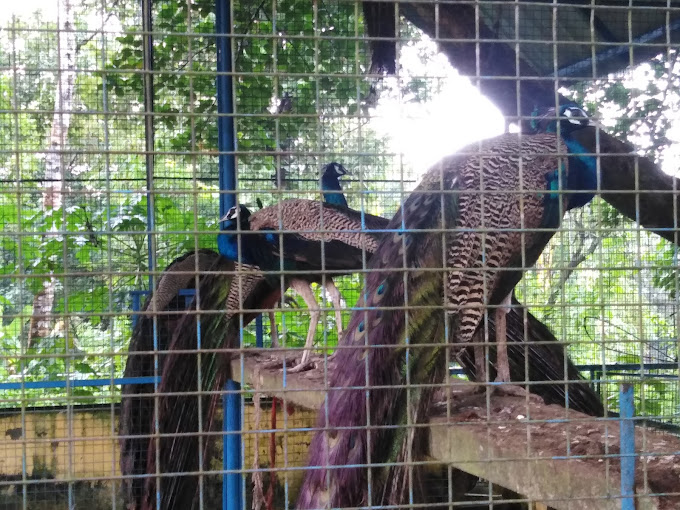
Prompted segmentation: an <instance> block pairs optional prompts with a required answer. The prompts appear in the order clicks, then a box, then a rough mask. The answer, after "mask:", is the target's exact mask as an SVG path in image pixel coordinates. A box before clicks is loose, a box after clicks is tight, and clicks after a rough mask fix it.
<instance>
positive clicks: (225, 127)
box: [215, 0, 236, 218]
mask: <svg viewBox="0 0 680 510" xmlns="http://www.w3.org/2000/svg"><path fill="white" fill-rule="evenodd" d="M230 10H231V2H230V1H229V0H215V32H216V33H217V114H218V117H217V149H218V150H219V157H218V162H219V163H218V165H219V170H220V174H219V177H220V179H219V183H220V218H221V217H222V216H224V215H225V214H227V211H228V210H229V209H231V208H232V207H233V206H234V205H235V204H236V195H234V193H233V191H234V190H236V164H235V163H236V162H235V159H236V156H235V154H234V150H235V149H236V142H235V140H236V133H235V132H234V116H233V114H234V86H233V81H232V76H231V72H232V69H233V65H232V61H231V32H232V31H231V12H230ZM225 191H228V192H230V193H225Z"/></svg>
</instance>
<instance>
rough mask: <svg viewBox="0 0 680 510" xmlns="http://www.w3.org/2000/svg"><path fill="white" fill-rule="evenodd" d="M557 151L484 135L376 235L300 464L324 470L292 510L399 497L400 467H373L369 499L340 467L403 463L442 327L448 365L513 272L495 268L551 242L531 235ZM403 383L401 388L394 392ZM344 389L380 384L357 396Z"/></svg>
mask: <svg viewBox="0 0 680 510" xmlns="http://www.w3.org/2000/svg"><path fill="white" fill-rule="evenodd" d="M558 150H561V152H562V153H564V152H565V151H564V147H562V146H561V144H560V147H559V148H558V139H557V138H556V137H555V136H553V135H536V136H531V137H528V136H525V137H523V138H520V137H519V136H516V135H506V136H502V137H498V138H494V139H491V140H487V141H485V142H483V143H481V144H475V145H473V146H470V147H467V148H466V149H464V150H463V151H462V152H463V153H465V154H458V155H454V156H451V157H448V158H446V159H444V160H443V161H442V162H440V163H439V164H437V165H435V166H434V167H433V168H432V169H431V170H430V171H429V172H428V173H427V174H426V175H425V176H424V178H423V180H422V182H421V184H420V185H419V186H418V188H416V190H414V192H413V193H412V194H411V195H410V196H409V197H408V199H407V200H406V201H405V203H404V204H403V206H402V208H401V209H400V210H399V212H398V213H397V214H396V215H395V217H394V218H393V219H392V221H391V222H390V225H389V228H393V229H401V230H402V231H401V232H397V233H394V234H389V235H388V236H386V237H385V238H384V239H383V240H382V242H381V243H380V245H379V247H378V250H377V252H376V254H375V255H374V257H373V258H372V259H371V261H370V265H369V269H370V272H369V273H368V275H367V279H366V286H365V290H364V293H363V295H364V296H365V298H362V299H361V300H360V301H359V303H358V307H359V308H360V309H357V310H356V311H355V312H354V314H353V315H352V319H351V321H350V324H349V326H348V328H347V332H346V335H345V336H344V338H343V340H342V346H343V347H346V348H341V349H339V350H338V352H337V365H338V366H341V367H347V369H346V370H338V371H336V372H333V373H332V374H331V377H330V381H329V383H330V387H331V388H339V389H338V390H336V391H329V394H328V397H327V401H328V406H327V409H328V414H326V412H325V407H324V408H322V410H321V412H320V415H319V420H318V426H319V427H324V428H325V430H324V431H321V432H318V433H317V434H316V435H315V437H314V439H313V441H312V445H311V447H310V452H311V457H310V462H309V464H310V465H311V466H325V465H330V466H334V467H335V469H323V468H321V469H314V470H309V471H308V472H307V473H306V477H305V481H304V483H303V486H302V488H301V491H300V496H299V499H298V508H300V509H308V508H337V507H356V506H364V505H380V504H403V503H405V502H406V501H405V497H406V495H407V494H408V489H409V484H408V483H406V480H407V477H408V473H409V468H407V467H404V466H403V465H402V466H399V465H396V466H394V467H391V468H374V469H372V475H371V477H370V480H371V483H370V494H371V497H370V499H369V482H368V480H369V476H368V470H367V469H366V468H360V467H341V466H347V465H353V466H356V465H361V464H366V463H367V462H368V461H369V460H370V462H371V463H382V462H395V463H398V462H400V461H402V462H403V461H404V460H406V459H409V458H411V455H412V454H413V453H412V446H413V445H414V444H415V443H416V442H418V443H419V444H422V443H421V442H420V441H419V440H418V437H416V434H415V432H414V429H407V428H406V424H408V423H411V424H413V423H417V422H418V421H421V420H422V419H423V416H424V414H425V411H426V410H427V408H428V406H429V403H430V398H431V394H432V389H431V388H425V387H418V386H417V385H418V384H424V385H426V384H432V383H441V382H442V379H443V377H444V374H445V373H446V366H447V363H446V360H447V356H446V349H444V348H443V347H444V346H445V345H446V341H445V339H444V338H443V337H444V335H445V328H444V325H445V323H446V322H447V321H448V329H449V338H448V343H449V344H450V345H454V349H453V350H452V351H451V352H450V353H449V355H448V359H451V357H452V356H454V355H455V351H456V350H458V349H460V348H461V344H463V345H464V344H465V343H466V342H469V341H470V340H471V339H472V336H473V334H474V332H475V330H476V329H477V327H478V326H479V324H480V321H481V319H482V316H483V314H484V306H485V305H487V304H495V303H498V302H499V301H500V300H501V299H502V298H503V297H505V296H506V295H507V294H508V293H509V292H510V290H511V289H512V287H514V285H515V284H516V282H517V281H518V280H519V277H521V270H516V271H513V272H507V273H503V274H502V275H501V274H500V273H499V272H498V271H496V269H498V268H507V267H515V268H519V266H520V265H521V267H528V266H530V265H531V264H533V263H534V262H535V259H536V258H537V257H538V255H539V254H540V251H541V250H542V248H543V246H544V244H545V243H546V242H547V240H548V239H549V238H550V236H551V233H550V232H548V233H546V232H539V231H536V230H535V229H538V228H541V227H542V226H543V225H542V223H543V204H544V198H545V196H546V193H545V191H546V190H547V189H548V188H547V186H548V175H549V174H550V173H553V172H554V171H555V170H556V169H558V168H559V167H560V160H559V158H557V157H555V156H549V154H555V153H556V152H558ZM477 154H479V155H477ZM520 154H521V158H520ZM565 163H566V162H565ZM480 190H481V193H480ZM520 190H521V193H520ZM513 192H514V193H513ZM558 223H559V218H558ZM556 226H557V225H555V227H556ZM519 228H521V229H523V230H524V231H523V232H521V233H520V232H517V231H513V230H512V229H519ZM432 230H434V232H432ZM532 230H533V231H532ZM518 261H519V263H518ZM442 295H444V299H443V300H442ZM378 307H380V308H378ZM384 308H387V309H384ZM418 344H429V345H426V346H419V345H418ZM455 344H457V345H455ZM364 345H367V346H371V348H370V349H366V348H362V346H364ZM349 347H355V348H354V349H352V348H349ZM366 374H367V375H368V376H367V375H366ZM403 384H408V385H409V386H410V387H409V389H408V390H406V389H404V388H398V387H395V386H398V385H403ZM414 385H416V386H415V387H414ZM348 386H354V387H359V388H364V387H366V386H373V387H375V386H382V387H381V388H375V389H370V390H368V395H367V391H366V390H363V389H356V390H355V389H342V388H347V387H348ZM366 399H368V402H366ZM367 412H368V413H370V414H369V415H367ZM394 424H399V425H400V427H399V428H398V429H397V430H396V431H395V430H394V429H391V428H390V429H380V428H377V429H372V430H371V432H370V450H369V449H368V445H369V442H368V436H367V434H368V432H367V428H366V427H367V426H368V425H373V426H379V425H394ZM341 427H342V428H341ZM416 460H417V459H416ZM415 481H416V482H417V477H416V480H415ZM416 489H417V487H416Z"/></svg>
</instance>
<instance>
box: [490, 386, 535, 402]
mask: <svg viewBox="0 0 680 510" xmlns="http://www.w3.org/2000/svg"><path fill="white" fill-rule="evenodd" d="M489 389H490V391H491V394H492V395H494V396H497V397H501V396H504V397H522V398H527V397H528V399H529V400H530V401H531V402H535V403H540V404H542V403H544V400H543V398H541V397H540V396H539V395H536V394H534V393H531V392H530V391H528V390H527V389H525V388H522V387H521V386H518V385H516V384H502V385H498V386H491V387H490V388H489Z"/></svg>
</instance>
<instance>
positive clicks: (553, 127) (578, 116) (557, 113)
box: [529, 103, 594, 137]
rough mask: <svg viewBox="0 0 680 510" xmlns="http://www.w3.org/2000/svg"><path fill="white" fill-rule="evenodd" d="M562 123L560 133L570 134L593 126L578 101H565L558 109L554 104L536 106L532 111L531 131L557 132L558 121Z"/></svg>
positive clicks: (564, 135) (563, 134) (562, 134)
mask: <svg viewBox="0 0 680 510" xmlns="http://www.w3.org/2000/svg"><path fill="white" fill-rule="evenodd" d="M558 122H559V123H560V129H559V131H560V135H561V136H562V137H566V136H569V135H570V134H571V133H573V132H574V131H577V130H579V129H583V128H584V127H586V126H593V125H594V124H593V122H592V121H591V120H590V117H588V114H587V113H586V112H585V111H584V110H583V108H581V107H579V106H578V105H577V104H576V103H565V104H562V105H560V107H559V108H558V109H555V107H554V106H551V107H549V108H542V109H541V108H536V109H534V111H533V112H532V118H531V121H530V123H529V125H530V131H531V132H533V133H534V134H535V133H557V123H558Z"/></svg>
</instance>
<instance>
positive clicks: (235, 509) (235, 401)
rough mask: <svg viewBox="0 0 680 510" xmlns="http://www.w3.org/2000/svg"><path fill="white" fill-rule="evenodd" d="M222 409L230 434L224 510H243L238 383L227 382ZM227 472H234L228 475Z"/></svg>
mask: <svg viewBox="0 0 680 510" xmlns="http://www.w3.org/2000/svg"><path fill="white" fill-rule="evenodd" d="M225 389H226V390H227V393H225V395H224V398H223V402H222V408H223V409H224V417H223V419H224V430H225V431H226V432H230V434H225V435H224V442H223V445H224V452H223V455H222V468H223V469H224V471H225V474H224V477H223V479H222V508H223V509H224V510H242V509H243V501H242V497H241V487H242V486H243V479H242V475H241V473H240V472H239V471H240V469H241V435H240V434H239V432H240V431H241V394H240V393H239V390H240V389H241V387H240V386H239V384H238V383H237V382H234V381H231V380H229V381H227V384H226V386H225ZM226 471H232V472H231V473H226Z"/></svg>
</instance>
